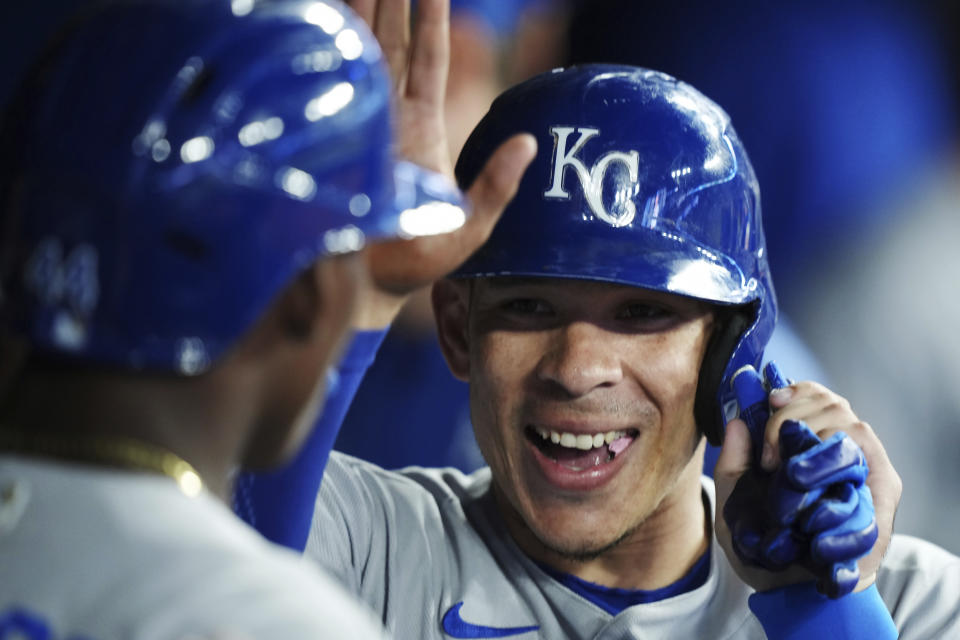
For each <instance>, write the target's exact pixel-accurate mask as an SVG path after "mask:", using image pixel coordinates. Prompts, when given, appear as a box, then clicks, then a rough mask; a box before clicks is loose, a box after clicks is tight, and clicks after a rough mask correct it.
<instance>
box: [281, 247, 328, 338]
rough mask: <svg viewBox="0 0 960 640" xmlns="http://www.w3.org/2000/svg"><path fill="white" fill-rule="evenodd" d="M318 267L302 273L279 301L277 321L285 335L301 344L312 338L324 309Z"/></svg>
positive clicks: (315, 266)
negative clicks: (320, 313)
mask: <svg viewBox="0 0 960 640" xmlns="http://www.w3.org/2000/svg"><path fill="white" fill-rule="evenodd" d="M320 280H321V277H320V273H319V269H318V268H317V265H314V266H313V268H311V269H305V270H304V271H302V272H301V273H300V274H299V275H298V276H297V277H296V278H294V280H293V282H291V283H290V285H289V286H287V288H286V289H285V290H284V291H283V293H282V294H281V295H280V297H279V299H278V300H277V319H278V320H279V326H280V329H281V330H282V331H283V333H284V335H285V336H286V337H288V338H290V339H293V340H294V341H297V342H301V341H304V340H307V339H308V338H310V335H311V334H312V333H313V330H314V326H315V325H316V323H317V316H318V311H319V310H320V308H321V307H322V301H321V292H322V284H321V282H320Z"/></svg>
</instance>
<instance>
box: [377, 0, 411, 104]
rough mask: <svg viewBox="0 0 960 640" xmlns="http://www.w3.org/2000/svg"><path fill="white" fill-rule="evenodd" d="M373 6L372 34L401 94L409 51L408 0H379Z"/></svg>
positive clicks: (404, 82)
mask: <svg viewBox="0 0 960 640" xmlns="http://www.w3.org/2000/svg"><path fill="white" fill-rule="evenodd" d="M373 4H374V5H375V7H374V8H373V13H374V15H373V16H372V18H373V22H372V23H371V24H372V28H373V34H374V35H375V36H376V37H377V41H378V42H379V43H380V49H381V50H382V51H383V57H384V59H385V60H386V62H387V66H388V67H389V68H390V77H391V78H393V83H394V85H395V86H396V87H397V91H398V93H403V90H404V86H405V84H406V77H407V58H408V56H409V50H410V0H379V2H374V3H373ZM369 11H370V10H369V9H368V13H369Z"/></svg>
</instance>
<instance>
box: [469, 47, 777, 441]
mask: <svg viewBox="0 0 960 640" xmlns="http://www.w3.org/2000/svg"><path fill="white" fill-rule="evenodd" d="M521 131H526V132H529V133H532V134H533V135H534V136H535V137H536V138H537V142H538V145H539V151H538V152H537V157H536V158H535V159H534V161H533V163H532V164H531V166H530V168H529V169H528V170H527V172H526V174H525V175H524V177H523V180H522V182H521V184H520V188H519V191H518V193H517V195H516V197H515V198H514V199H513V201H512V202H511V203H510V205H509V206H508V207H507V210H506V211H505V212H504V214H503V217H502V218H501V220H500V222H499V223H498V224H497V226H496V228H495V229H494V231H493V234H492V236H491V238H490V240H489V241H488V242H487V243H486V244H485V245H484V246H483V247H482V248H481V249H480V250H479V251H478V252H477V253H476V254H475V255H474V256H473V257H471V259H470V260H469V261H467V263H466V264H464V265H463V266H462V268H460V269H459V270H458V271H457V272H456V274H455V276H456V277H487V276H490V277H495V276H545V277H558V278H579V279H591V280H601V281H608V282H617V283H623V284H629V285H635V286H638V287H643V288H647V289H655V290H658V291H665V292H669V293H675V294H680V295H684V296H690V297H693V298H697V299H700V300H705V301H708V302H710V303H714V304H715V305H716V310H717V317H718V323H717V329H716V330H715V331H714V334H713V336H712V338H711V341H710V343H709V346H708V348H707V354H706V356H705V358H704V364H703V366H702V368H701V372H700V381H699V387H698V391H697V398H696V404H695V414H696V415H695V417H696V420H697V424H698V426H699V427H700V428H701V430H702V431H703V432H704V433H705V434H706V435H707V437H708V439H709V440H710V442H711V443H713V444H718V443H719V442H720V441H721V440H722V437H723V425H724V420H725V419H727V418H728V416H729V412H730V408H731V406H733V405H732V404H731V403H732V402H735V400H734V396H733V394H732V392H731V390H730V385H729V379H730V377H731V376H732V374H733V373H734V372H735V371H736V370H737V369H739V368H740V367H742V366H744V365H748V364H750V365H754V366H756V367H759V366H760V363H761V359H762V357H763V350H764V347H765V346H766V344H767V341H768V340H769V338H770V335H771V333H772V332H773V328H774V325H775V322H776V314H777V305H776V298H775V295H774V290H773V284H772V282H771V278H770V270H769V266H768V263H767V256H766V253H765V251H766V249H765V241H764V237H763V227H762V223H761V219H760V192H759V187H758V185H757V180H756V177H755V176H754V173H753V169H752V168H751V166H750V161H749V160H748V159H747V154H746V152H745V150H744V149H743V146H742V145H741V143H740V140H739V139H738V137H737V134H736V133H735V132H734V130H733V128H732V126H731V125H730V119H729V117H728V116H727V114H726V113H724V111H723V110H722V109H721V108H720V107H718V106H717V105H716V104H715V103H713V102H712V101H711V100H709V99H708V98H706V97H705V96H704V95H702V94H701V93H700V92H698V91H697V90H696V89H694V88H693V87H691V86H690V85H688V84H685V83H683V82H680V81H678V80H676V79H674V78H672V77H670V76H668V75H665V74H663V73H659V72H655V71H650V70H647V69H640V68H636V67H627V66H613V65H587V66H580V67H572V68H569V69H557V70H554V71H552V72H548V73H545V74H541V75H539V76H537V77H535V78H532V79H531V80H528V81H526V82H524V83H522V84H520V85H518V86H516V87H514V88H512V89H510V90H508V91H507V92H505V93H504V94H502V95H501V96H500V97H499V98H497V100H496V101H495V102H494V103H493V105H492V106H491V108H490V111H489V112H488V113H487V115H486V116H485V117H484V118H483V120H482V121H481V122H480V124H479V125H478V126H477V127H476V129H475V130H474V131H473V133H472V135H471V136H470V138H469V139H468V140H467V143H466V145H465V147H464V150H463V152H462V153H461V155H460V159H459V162H458V164H457V178H458V180H459V181H460V184H461V186H464V187H466V186H468V185H470V184H471V183H472V182H473V180H474V178H475V177H476V176H477V175H478V173H479V171H480V169H481V167H482V166H483V162H484V161H485V159H486V158H488V157H489V155H490V153H491V152H492V151H493V150H494V149H495V148H496V146H497V145H498V144H500V143H501V142H502V141H503V140H504V139H506V138H507V137H509V136H510V135H512V134H514V133H517V132H521ZM724 414H727V415H724Z"/></svg>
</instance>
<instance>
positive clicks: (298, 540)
mask: <svg viewBox="0 0 960 640" xmlns="http://www.w3.org/2000/svg"><path fill="white" fill-rule="evenodd" d="M386 333H387V330H386V329H382V330H376V331H358V332H356V333H355V334H354V336H353V339H352V341H351V343H350V344H349V346H348V347H347V349H346V351H345V352H344V355H343V357H342V358H341V360H340V363H339V365H338V366H337V368H336V369H335V370H334V371H333V372H332V376H331V379H330V380H328V389H327V396H326V401H325V403H324V408H323V411H322V413H321V414H320V416H319V418H318V419H317V422H316V424H315V425H314V428H313V430H312V432H311V433H310V435H309V436H308V439H307V441H306V442H305V443H304V446H303V448H302V449H301V450H300V452H299V453H298V454H297V456H296V457H295V458H294V459H293V460H291V461H290V462H289V463H288V464H287V465H285V466H284V467H282V468H281V469H279V470H277V471H272V472H264V473H246V472H245V473H241V474H240V475H239V476H238V478H237V481H236V484H235V489H234V510H235V511H236V513H237V515H239V516H240V517H241V518H242V519H243V520H245V521H246V522H247V523H249V524H250V525H251V526H253V527H254V528H255V529H257V530H258V531H259V532H260V533H261V534H263V536H264V537H266V538H267V539H269V540H271V541H273V542H276V543H277V544H282V545H284V546H287V547H290V548H292V549H295V550H297V551H302V550H303V548H304V546H305V545H306V541H307V534H308V533H309V531H310V522H311V520H312V518H313V509H314V503H315V501H316V496H317V491H318V490H319V488H320V482H321V480H322V478H323V470H324V468H325V467H326V464H327V458H328V457H329V456H330V451H331V449H333V443H334V442H335V441H336V439H337V434H338V433H339V432H340V426H341V425H342V424H343V419H344V417H345V416H346V414H347V410H348V409H349V407H350V403H351V402H352V401H353V398H354V396H355V395H356V392H357V389H358V388H359V386H360V382H361V381H362V380H363V376H364V374H365V373H366V371H367V369H368V368H369V367H370V364H371V363H373V359H374V357H375V356H376V353H377V350H378V349H379V347H380V344H381V342H382V341H383V338H384V336H385V335H386Z"/></svg>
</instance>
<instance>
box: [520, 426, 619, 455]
mask: <svg viewBox="0 0 960 640" xmlns="http://www.w3.org/2000/svg"><path fill="white" fill-rule="evenodd" d="M536 431H537V434H538V435H539V436H540V437H541V438H542V439H544V440H550V442H552V443H553V444H559V445H560V446H561V447H566V448H568V449H581V450H583V451H589V450H590V449H596V448H598V447H602V446H604V445H606V444H610V443H611V442H613V441H615V440H618V439H620V438H622V437H624V436H625V435H627V432H626V431H607V432H606V433H595V434H593V435H588V434H585V433H581V434H575V433H561V432H559V431H548V430H547V429H540V428H539V427H538V428H537V429H536Z"/></svg>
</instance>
